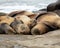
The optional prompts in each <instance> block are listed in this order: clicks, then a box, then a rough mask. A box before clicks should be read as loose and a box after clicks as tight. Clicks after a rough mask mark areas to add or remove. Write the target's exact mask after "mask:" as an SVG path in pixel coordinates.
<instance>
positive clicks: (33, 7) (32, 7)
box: [0, 0, 57, 13]
mask: <svg viewBox="0 0 60 48" xmlns="http://www.w3.org/2000/svg"><path fill="white" fill-rule="evenodd" d="M56 1H57V0H0V12H6V13H9V12H12V11H16V10H28V11H37V10H40V9H43V8H46V7H47V6H48V5H49V4H50V3H53V2H56Z"/></svg>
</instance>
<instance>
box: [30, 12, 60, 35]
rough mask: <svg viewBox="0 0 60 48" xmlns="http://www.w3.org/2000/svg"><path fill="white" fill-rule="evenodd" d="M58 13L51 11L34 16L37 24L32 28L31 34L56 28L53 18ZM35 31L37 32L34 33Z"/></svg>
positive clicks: (56, 16)
mask: <svg viewBox="0 0 60 48" xmlns="http://www.w3.org/2000/svg"><path fill="white" fill-rule="evenodd" d="M58 18H59V15H57V14H56V13H53V12H48V13H44V14H42V15H41V16H38V17H37V18H36V20H37V22H38V23H37V25H36V26H35V27H33V28H32V30H31V33H32V34H44V33H46V32H48V31H52V30H56V29H58V27H57V26H56V25H55V20H56V19H58ZM36 32H37V33H36Z"/></svg>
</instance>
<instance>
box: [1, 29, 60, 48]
mask: <svg viewBox="0 0 60 48" xmlns="http://www.w3.org/2000/svg"><path fill="white" fill-rule="evenodd" d="M0 48H60V30H56V31H52V32H49V33H46V34H44V35H0Z"/></svg>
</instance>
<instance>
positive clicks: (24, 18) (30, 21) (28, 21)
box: [15, 15, 36, 27]
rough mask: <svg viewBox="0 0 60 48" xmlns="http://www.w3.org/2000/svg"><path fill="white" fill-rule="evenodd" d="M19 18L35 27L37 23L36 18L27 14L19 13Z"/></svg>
mask: <svg viewBox="0 0 60 48" xmlns="http://www.w3.org/2000/svg"><path fill="white" fill-rule="evenodd" d="M15 18H16V19H17V20H21V21H23V23H24V24H26V25H28V26H29V27H33V26H34V25H35V24H36V21H35V20H34V19H31V18H29V17H27V16H26V15H18V16H16V17H15Z"/></svg>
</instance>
